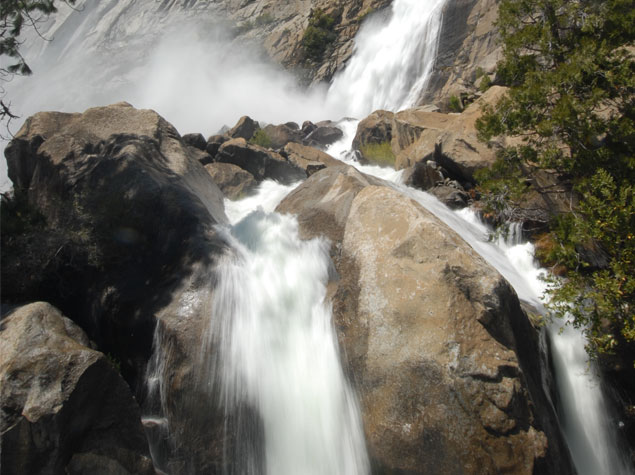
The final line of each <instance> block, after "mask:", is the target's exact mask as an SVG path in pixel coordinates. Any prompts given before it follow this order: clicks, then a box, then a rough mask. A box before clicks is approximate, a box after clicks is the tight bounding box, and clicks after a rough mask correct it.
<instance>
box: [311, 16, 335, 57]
mask: <svg viewBox="0 0 635 475" xmlns="http://www.w3.org/2000/svg"><path fill="white" fill-rule="evenodd" d="M334 27H335V18H333V17H332V16H331V15H329V14H328V13H326V12H324V10H321V9H320V8H318V9H315V10H313V11H312V12H311V15H310V16H309V26H308V27H307V29H306V30H304V35H303V36H302V47H303V48H304V51H305V54H306V56H307V58H309V59H312V60H316V61H317V60H320V59H321V58H322V56H323V55H324V52H325V51H326V49H327V48H328V46H329V45H330V44H331V43H333V41H335V39H336V38H337V35H336V34H335V32H334V31H333V29H334Z"/></svg>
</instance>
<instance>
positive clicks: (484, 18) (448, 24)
mask: <svg viewBox="0 0 635 475" xmlns="http://www.w3.org/2000/svg"><path fill="white" fill-rule="evenodd" d="M497 17H498V2H497V0H450V1H448V2H447V4H446V6H445V10H444V12H443V25H442V28H441V36H440V38H439V50H438V53H437V59H436V62H435V65H434V69H433V74H432V78H431V79H430V83H429V85H428V87H427V89H426V91H425V93H424V95H423V97H421V98H420V101H419V103H420V104H428V103H434V104H437V105H439V106H440V107H441V108H442V109H444V110H448V103H449V99H450V97H451V96H456V97H461V95H462V94H473V93H477V92H478V87H477V86H478V83H479V81H480V80H481V79H482V77H483V76H488V77H489V78H494V72H495V69H496V63H497V61H498V60H499V59H500V57H501V55H502V48H501V45H500V44H499V42H498V40H499V36H498V30H497V28H496V26H495V24H494V23H495V21H496V19H497Z"/></svg>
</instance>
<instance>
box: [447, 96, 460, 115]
mask: <svg viewBox="0 0 635 475" xmlns="http://www.w3.org/2000/svg"><path fill="white" fill-rule="evenodd" d="M449 107H450V110H451V111H452V112H461V111H462V110H463V105H462V104H461V99H459V98H458V96H454V95H452V96H450V105H449Z"/></svg>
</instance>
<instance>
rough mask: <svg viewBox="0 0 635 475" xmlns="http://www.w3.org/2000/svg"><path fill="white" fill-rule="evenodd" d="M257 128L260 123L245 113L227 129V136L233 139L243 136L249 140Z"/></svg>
mask: <svg viewBox="0 0 635 475" xmlns="http://www.w3.org/2000/svg"><path fill="white" fill-rule="evenodd" d="M259 129H260V125H259V124H258V122H256V121H255V120H253V119H252V118H251V117H249V116H246V115H245V116H242V117H241V118H240V119H239V120H238V122H237V123H236V125H234V126H233V127H232V128H231V129H229V130H228V131H227V136H229V137H231V138H233V139H237V138H243V139H245V140H250V139H251V138H252V137H253V136H254V134H255V133H256V131H258V130H259Z"/></svg>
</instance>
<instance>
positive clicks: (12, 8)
mask: <svg viewBox="0 0 635 475" xmlns="http://www.w3.org/2000/svg"><path fill="white" fill-rule="evenodd" d="M55 3H56V2H55V0H1V1H0V57H2V56H6V57H7V58H8V60H9V63H10V64H8V65H6V66H4V62H3V63H2V64H3V65H2V66H0V81H8V80H10V79H11V78H12V77H13V75H15V74H21V75H29V74H31V68H29V65H28V64H27V63H26V61H25V60H24V57H23V56H22V54H20V45H21V42H20V34H21V33H22V30H23V28H24V27H26V28H34V29H35V30H37V29H38V23H39V22H41V21H43V20H45V19H46V18H48V16H49V15H50V14H52V13H54V12H56V11H57V8H56V6H55ZM65 3H68V4H70V5H72V4H74V3H75V0H65ZM4 59H5V58H3V61H4ZM14 118H16V117H15V115H13V114H12V113H11V110H10V108H9V106H8V105H7V104H6V103H5V102H4V89H3V88H2V84H0V122H5V121H10V120H11V119H14Z"/></svg>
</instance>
